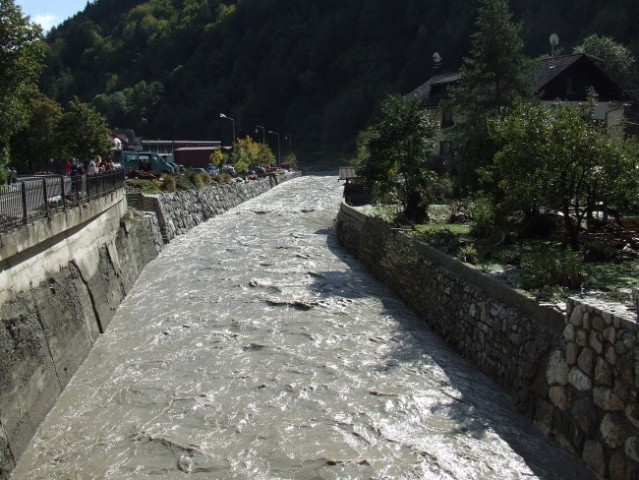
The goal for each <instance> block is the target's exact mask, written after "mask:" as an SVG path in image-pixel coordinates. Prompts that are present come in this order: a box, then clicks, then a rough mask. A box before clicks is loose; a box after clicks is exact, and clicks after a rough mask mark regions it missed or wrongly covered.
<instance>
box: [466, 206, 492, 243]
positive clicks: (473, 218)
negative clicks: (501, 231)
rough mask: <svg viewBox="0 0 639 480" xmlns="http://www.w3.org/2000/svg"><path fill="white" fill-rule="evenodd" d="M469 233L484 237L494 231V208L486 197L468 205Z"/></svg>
mask: <svg viewBox="0 0 639 480" xmlns="http://www.w3.org/2000/svg"><path fill="white" fill-rule="evenodd" d="M469 213H470V226H471V233H472V234H473V235H475V236H478V237H485V236H487V235H489V234H490V233H492V232H493V231H494V229H495V207H494V205H493V202H492V200H491V199H490V198H488V197H480V198H478V199H476V200H475V201H474V202H473V203H472V204H471V205H470V212H469Z"/></svg>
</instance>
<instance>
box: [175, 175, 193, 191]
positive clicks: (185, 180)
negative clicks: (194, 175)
mask: <svg viewBox="0 0 639 480" xmlns="http://www.w3.org/2000/svg"><path fill="white" fill-rule="evenodd" d="M173 178H174V180H175V188H176V190H193V189H194V187H195V186H194V185H193V183H192V182H191V181H190V180H189V177H187V176H186V175H177V176H176V177H173Z"/></svg>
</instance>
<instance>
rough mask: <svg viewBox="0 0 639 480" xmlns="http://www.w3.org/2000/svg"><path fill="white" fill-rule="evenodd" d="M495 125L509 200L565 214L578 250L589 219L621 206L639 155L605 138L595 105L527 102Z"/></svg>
mask: <svg viewBox="0 0 639 480" xmlns="http://www.w3.org/2000/svg"><path fill="white" fill-rule="evenodd" d="M492 126H493V128H494V133H495V134H496V136H497V138H498V139H499V141H500V142H501V148H500V150H499V151H498V152H497V153H496V155H495V159H494V160H495V165H496V167H497V169H498V171H499V176H500V178H501V180H500V183H499V187H500V188H501V190H502V191H503V192H504V194H505V195H506V198H507V199H509V200H510V202H511V203H512V205H514V206H516V207H518V208H521V209H524V210H529V211H530V210H535V209H538V208H540V207H545V208H548V209H553V210H558V211H560V212H561V213H562V215H563V219H564V226H565V231H566V234H567V242H568V243H569V244H570V246H571V247H572V248H573V249H577V248H578V247H579V232H580V229H581V227H582V222H583V220H584V218H586V217H588V216H591V213H592V211H593V209H594V208H595V206H596V205H601V204H603V205H607V204H609V203H611V202H617V203H619V202H620V201H622V197H623V196H625V194H623V193H622V190H621V189H622V188H623V186H624V184H623V178H624V177H626V176H629V175H632V172H633V171H636V168H637V167H638V165H637V160H636V159H637V157H636V154H634V156H632V155H629V153H630V151H624V149H622V148H620V146H619V145H618V144H616V143H614V142H613V141H611V140H609V139H608V138H606V136H605V133H604V131H603V130H602V127H601V126H599V125H597V124H596V123H595V121H594V119H593V115H592V105H590V106H588V107H583V106H581V107H580V106H575V105H570V104H557V105H554V106H551V107H548V106H542V105H540V104H533V103H522V104H520V105H518V106H517V107H516V108H515V109H513V110H512V111H511V112H510V113H509V114H508V115H506V116H505V117H504V118H503V119H501V120H497V121H495V122H494V123H493V124H492ZM626 193H630V192H628V191H626Z"/></svg>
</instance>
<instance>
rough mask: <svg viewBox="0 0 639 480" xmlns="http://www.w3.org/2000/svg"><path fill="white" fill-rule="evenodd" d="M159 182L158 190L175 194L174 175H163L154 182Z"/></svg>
mask: <svg viewBox="0 0 639 480" xmlns="http://www.w3.org/2000/svg"><path fill="white" fill-rule="evenodd" d="M155 182H157V185H158V188H159V189H160V190H162V191H163V192H175V190H176V188H175V177H174V176H173V175H166V174H164V175H162V176H160V178H159V179H158V180H154V183H155Z"/></svg>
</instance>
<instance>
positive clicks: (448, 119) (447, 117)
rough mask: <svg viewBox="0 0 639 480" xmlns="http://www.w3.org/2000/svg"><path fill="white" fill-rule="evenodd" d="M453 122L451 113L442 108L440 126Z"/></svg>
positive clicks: (447, 125) (449, 124)
mask: <svg viewBox="0 0 639 480" xmlns="http://www.w3.org/2000/svg"><path fill="white" fill-rule="evenodd" d="M452 124H453V114H452V113H451V112H449V111H447V110H442V127H450V126H451V125H452Z"/></svg>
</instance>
